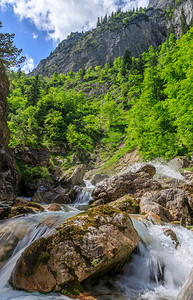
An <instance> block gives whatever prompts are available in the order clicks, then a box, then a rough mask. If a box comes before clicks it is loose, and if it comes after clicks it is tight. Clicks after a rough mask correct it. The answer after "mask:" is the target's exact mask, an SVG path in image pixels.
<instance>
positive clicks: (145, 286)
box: [0, 162, 193, 300]
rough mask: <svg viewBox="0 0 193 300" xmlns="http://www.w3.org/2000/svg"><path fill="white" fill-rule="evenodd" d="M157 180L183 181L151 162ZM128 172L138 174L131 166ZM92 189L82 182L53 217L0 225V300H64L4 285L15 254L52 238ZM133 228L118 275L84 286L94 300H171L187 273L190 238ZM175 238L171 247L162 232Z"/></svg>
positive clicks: (138, 224)
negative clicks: (134, 236)
mask: <svg viewBox="0 0 193 300" xmlns="http://www.w3.org/2000/svg"><path fill="white" fill-rule="evenodd" d="M154 166H155V167H156V170H157V173H158V174H159V175H160V176H165V175H168V174H169V176H170V177H173V178H175V179H179V180H184V178H183V176H182V175H181V174H180V173H179V171H178V170H176V169H175V168H173V166H167V165H164V166H163V165H162V164H161V163H159V162H154ZM133 168H135V169H136V168H138V165H135V166H134V167H133ZM93 188H94V187H93V186H92V185H91V184H90V182H89V181H85V187H84V188H83V189H82V190H81V192H79V194H78V196H77V199H76V202H75V205H76V206H73V205H64V206H62V208H63V210H62V211H59V212H43V213H37V214H35V215H27V216H21V217H15V218H11V219H8V220H3V221H0V300H46V299H48V300H64V299H69V298H68V297H65V296H62V295H57V294H49V295H41V294H39V293H32V294H29V293H26V292H24V291H15V290H13V289H12V288H11V287H10V286H9V284H8V280H9V278H10V275H11V273H12V270H13V269H14V266H15V264H16V261H17V259H18V258H19V257H20V255H21V253H22V252H23V251H24V250H25V249H26V248H27V247H28V246H29V245H30V244H31V243H32V242H33V241H35V240H36V239H38V238H40V237H42V236H48V235H50V234H51V233H53V232H54V230H55V228H56V226H57V225H59V224H61V223H62V222H63V221H64V220H66V219H67V218H69V217H72V216H75V215H76V214H78V213H79V212H80V210H78V209H77V207H82V206H84V205H87V204H88V203H89V201H90V200H91V199H92V196H91V195H92V190H93ZM133 224H134V227H135V229H136V230H137V232H138V234H139V236H140V239H141V242H140V244H139V246H138V249H137V252H136V253H134V254H132V255H131V259H130V262H128V263H127V264H126V266H125V267H124V270H123V272H122V273H121V274H119V275H116V276H112V277H109V276H108V277H107V276H106V277H103V278H101V280H100V281H99V282H98V283H97V284H96V283H94V284H93V285H92V286H87V289H89V290H90V292H91V293H93V295H95V296H96V297H97V298H98V299H100V300H175V299H176V298H177V295H178V293H179V291H180V289H181V287H182V285H183V283H184V282H185V280H186V278H187V276H188V274H189V272H190V270H191V268H192V267H193V247H192V245H193V232H191V231H189V230H187V229H185V228H183V227H181V226H174V225H170V224H165V225H163V226H161V225H159V226H158V225H155V224H154V223H153V222H151V221H148V222H147V221H136V220H135V219H133ZM167 228H170V229H172V231H173V232H175V234H176V236H177V238H178V241H179V245H178V247H176V245H175V244H174V242H173V241H172V239H171V237H170V236H167V235H166V234H165V233H164V229H167Z"/></svg>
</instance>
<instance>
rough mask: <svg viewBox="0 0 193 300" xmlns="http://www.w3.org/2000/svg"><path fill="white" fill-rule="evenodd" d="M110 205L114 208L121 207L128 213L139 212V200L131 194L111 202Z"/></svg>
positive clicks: (120, 208)
mask: <svg viewBox="0 0 193 300" xmlns="http://www.w3.org/2000/svg"><path fill="white" fill-rule="evenodd" d="M109 205H110V206H112V207H113V208H114V209H119V210H121V211H123V212H126V213H128V214H139V201H138V200H136V199H134V198H132V197H130V196H129V195H125V196H123V197H121V198H120V199H118V200H116V201H113V202H110V203H109Z"/></svg>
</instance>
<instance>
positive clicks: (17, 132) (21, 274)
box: [0, 0, 193, 300]
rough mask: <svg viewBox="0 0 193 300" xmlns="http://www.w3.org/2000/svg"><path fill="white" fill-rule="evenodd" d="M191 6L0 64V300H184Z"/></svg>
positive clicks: (192, 181)
mask: <svg viewBox="0 0 193 300" xmlns="http://www.w3.org/2000/svg"><path fill="white" fill-rule="evenodd" d="M192 5H193V3H192V1H190V0H186V1H167V2H166V1H164V0H160V1H154V0H150V3H149V7H148V8H147V9H145V10H144V9H139V10H138V11H130V12H126V13H123V12H121V11H119V12H117V13H116V14H115V15H114V17H111V18H109V20H108V22H104V24H100V26H98V27H97V28H96V29H94V30H93V31H91V32H87V33H85V34H81V33H80V34H79V33H75V34H71V35H70V36H69V37H68V38H67V40H64V41H63V42H62V43H60V44H59V46H58V47H57V48H56V50H55V51H54V52H53V53H52V54H51V55H50V56H49V57H48V58H46V59H45V60H43V61H42V62H40V64H39V66H38V67H37V68H36V69H35V70H34V71H33V72H32V73H31V74H30V76H26V75H25V74H24V73H22V72H17V73H15V72H6V71H5V68H4V66H3V64H2V62H1V60H0V279H1V280H0V299H1V300H12V299H14V300H15V299H18V300H44V299H48V300H49V299H50V300H51V299H52V300H60V299H61V300H62V299H70V298H69V297H73V298H74V299H75V298H76V299H82V300H94V299H101V300H114V299H121V300H142V299H145V300H162V299H166V300H175V299H178V300H182V299H183V300H188V299H189V300H190V299H192V298H188V297H189V294H190V297H192V295H191V289H192V279H191V274H192V273H190V271H191V269H192V267H193V258H192V257H193V247H192V244H193V232H192V228H193V227H192V224H193V156H192V151H193V144H192V138H193V127H192V126H193V124H192V117H193V115H192V113H193V109H192V87H193V86H192V78H193V71H192V70H193V68H192V61H193V60H192V53H193V43H192V41H193V29H192V28H191V26H192V25H191V21H192V14H193V7H192ZM182 15H183V16H184V18H185V19H183V22H185V23H183V22H182ZM113 18H115V19H113ZM115 20H116V21H115ZM171 23H172V24H173V30H172V32H170V33H171V34H170V35H169V34H168V32H169V29H171ZM184 24H185V25H186V27H187V31H186V32H183V26H182V25H184ZM115 25H116V26H117V27H116V26H115ZM113 26H115V27H116V28H114V27H113ZM174 33H175V35H174ZM176 37H177V38H178V39H177V40H176ZM152 45H153V46H154V48H153V47H152ZM149 46H150V47H149ZM128 48H129V49H128ZM148 48H149V50H148ZM104 49H105V50H104ZM144 51H145V52H144ZM34 75H35V76H34ZM41 75H43V77H42V76H41ZM8 77H9V80H10V90H9V82H8ZM8 90H9V93H8ZM7 101H8V103H9V106H10V109H9V112H8V103H7ZM7 114H8V115H7ZM6 116H7V120H6ZM7 123H8V125H9V128H10V132H11V138H10V133H9V129H8V125H7ZM9 142H10V144H9ZM8 144H9V146H8ZM189 273H190V277H188V275H189ZM187 278H188V279H187ZM186 280H187V281H186ZM185 281H186V283H185ZM184 283H185V286H184V287H183V288H182V286H183V285H184ZM185 297H187V298H185Z"/></svg>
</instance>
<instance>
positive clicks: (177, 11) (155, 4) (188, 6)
mask: <svg viewBox="0 0 193 300" xmlns="http://www.w3.org/2000/svg"><path fill="white" fill-rule="evenodd" d="M175 2H177V1H175V0H150V1H149V7H152V8H154V9H161V10H162V11H165V9H167V8H168V7H171V8H173V9H174V13H173V18H172V20H169V21H168V22H167V27H169V26H170V24H171V22H172V24H173V25H174V29H175V33H176V36H177V37H178V38H179V37H180V35H181V33H182V32H181V12H182V9H183V10H184V15H185V17H186V22H187V24H188V26H189V25H190V23H191V21H192V18H193V2H192V0H184V1H178V3H175ZM152 13H153V14H154V16H155V15H156V14H155V11H154V12H152ZM158 23H163V19H160V20H158Z"/></svg>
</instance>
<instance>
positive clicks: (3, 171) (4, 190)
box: [0, 61, 19, 200]
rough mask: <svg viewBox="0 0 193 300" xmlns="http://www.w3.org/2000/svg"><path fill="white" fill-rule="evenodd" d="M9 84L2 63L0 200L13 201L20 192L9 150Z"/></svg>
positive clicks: (0, 95) (0, 70) (0, 78)
mask: <svg viewBox="0 0 193 300" xmlns="http://www.w3.org/2000/svg"><path fill="white" fill-rule="evenodd" d="M8 89H9V82H8V80H7V77H6V75H5V69H4V66H3V64H2V63H1V61H0V200H13V199H15V198H16V195H17V190H18V181H19V176H18V173H17V171H16V169H15V167H14V158H13V155H12V153H11V151H10V149H9V148H8V143H9V138H10V134H9V129H8V126H7V122H6V115H7V111H8V104H7V100H6V97H7V93H8Z"/></svg>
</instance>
